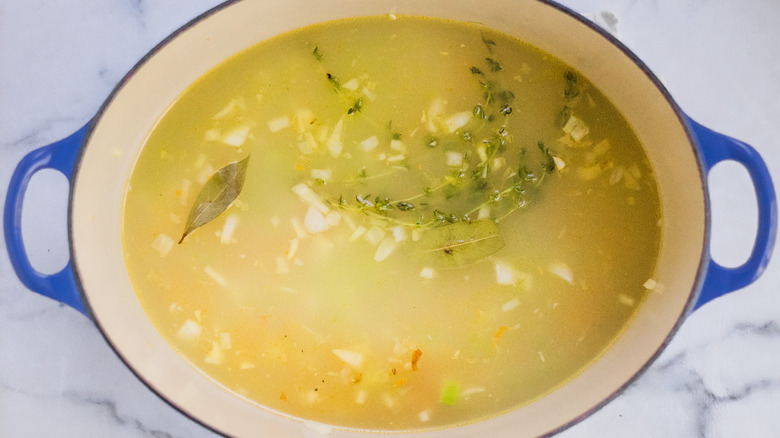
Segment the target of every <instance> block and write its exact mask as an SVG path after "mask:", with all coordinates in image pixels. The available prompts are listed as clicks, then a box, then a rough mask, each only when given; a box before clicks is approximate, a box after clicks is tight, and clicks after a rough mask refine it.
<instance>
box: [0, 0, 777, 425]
mask: <svg viewBox="0 0 780 438" xmlns="http://www.w3.org/2000/svg"><path fill="white" fill-rule="evenodd" d="M460 3H464V4H454V3H452V2H448V1H446V0H428V1H419V0H397V1H387V0H364V1H360V2H355V1H349V0H327V1H320V2H316V3H310V2H307V1H306V0H291V1H286V2H272V1H231V2H227V3H225V4H223V5H221V6H219V7H217V8H215V9H213V10H211V11H209V12H207V13H205V14H204V15H202V16H201V17H198V18H197V19H196V20H194V21H192V22H191V23H189V24H187V25H186V26H184V27H183V28H181V29H179V30H178V31H177V32H175V33H174V34H173V35H171V36H170V37H169V38H167V39H166V40H165V41H163V42H162V43H160V44H159V45H158V46H157V47H155V48H154V49H153V50H152V51H151V52H150V53H149V54H148V55H147V56H146V57H144V58H143V59H142V60H141V61H140V62H139V63H138V64H137V65H136V66H135V67H134V68H133V70H132V71H131V72H130V73H128V75H127V76H126V77H125V78H124V79H123V80H122V81H121V82H120V84H119V85H118V86H117V87H116V89H115V90H114V91H113V92H112V94H111V95H110V96H109V98H108V99H107V100H106V102H105V103H104V104H103V105H102V107H101V109H100V111H99V113H98V114H97V115H96V116H95V117H94V118H93V119H92V120H91V121H89V123H87V124H86V125H85V126H84V127H82V128H81V129H79V130H78V131H77V132H75V133H74V134H73V135H71V136H69V137H67V138H65V139H63V140H60V141H58V142H56V143H53V144H50V145H48V146H44V147H41V148H40V149H38V150H35V151H33V152H31V153H30V154H28V155H27V156H26V157H24V158H23V159H22V160H21V162H20V163H19V164H18V165H17V168H16V170H15V172H14V174H13V176H12V178H11V181H10V186H9V189H8V196H7V199H6V202H5V209H4V232H5V238H6V242H7V248H8V252H9V254H10V258H11V262H12V264H13V267H14V269H15V271H16V274H17V275H18V276H19V278H20V280H21V281H22V282H23V283H24V284H25V285H26V286H27V287H28V288H30V289H31V290H33V291H35V292H38V293H40V294H42V295H45V296H47V297H50V298H52V299H55V300H58V301H61V302H63V303H66V304H68V305H69V306H71V307H73V308H75V309H77V310H78V311H80V312H82V313H84V314H85V315H86V316H87V317H89V318H92V319H93V320H94V322H95V324H96V325H97V327H98V328H99V329H100V331H101V332H102V334H103V335H104V336H105V338H106V340H107V341H108V343H109V344H110V345H111V347H112V348H113V349H114V350H115V351H116V353H117V354H118V355H119V357H120V358H121V359H122V360H123V361H124V362H125V363H126V364H127V366H128V367H129V368H130V369H132V370H133V372H134V373H136V375H137V376H138V377H139V378H140V379H141V380H142V381H143V382H144V383H146V384H147V385H148V386H149V387H150V388H151V389H152V390H154V391H155V392H157V393H158V394H159V395H160V396H161V397H162V398H163V399H165V400H166V401H168V402H169V403H170V404H172V405H173V406H174V407H176V408H178V409H180V410H181V411H182V412H184V413H185V414H187V415H189V416H190V417H192V418H194V419H195V420H197V421H199V422H201V423H202V424H204V425H206V426H207V427H210V428H212V429H213V430H215V431H218V432H220V433H224V434H226V435H230V436H241V437H244V436H247V437H248V436H304V435H306V434H310V433H312V430H315V431H319V432H327V433H328V434H329V436H332V437H341V436H344V437H347V436H361V435H363V433H361V432H360V431H354V430H343V429H338V428H333V429H331V428H330V427H327V426H317V427H313V426H312V425H311V423H309V422H306V421H305V419H290V418H285V417H281V416H278V415H276V414H274V413H272V412H269V411H267V410H265V409H263V408H261V407H258V406H256V405H254V404H251V403H249V402H247V401H245V400H243V399H242V398H240V397H238V396H235V395H234V394H232V393H230V392H228V391H226V390H224V389H222V388H221V387H220V386H218V385H216V384H215V383H214V382H212V381H211V380H209V379H208V378H206V377H205V376H203V375H202V374H200V373H199V372H198V371H197V370H195V369H194V368H193V367H191V366H190V365H189V364H188V363H187V362H185V361H184V360H183V359H182V358H181V357H179V356H178V355H177V353H176V352H175V351H173V349H172V348H171V347H170V346H168V344H167V343H166V342H165V341H164V340H163V339H162V338H161V337H160V335H159V334H158V333H157V331H156V330H155V328H154V327H153V326H152V325H151V323H150V322H149V320H148V319H147V318H146V316H145V314H144V312H143V309H142V308H141V307H140V304H139V302H138V300H137V298H136V297H135V294H134V292H133V289H132V286H131V285H130V281H129V278H128V275H127V272H126V270H125V267H124V259H123V256H122V244H121V239H120V223H121V220H120V218H121V211H122V199H123V193H124V190H125V186H126V183H127V180H128V177H129V175H130V172H131V169H132V165H133V163H134V161H135V157H136V156H137V155H138V153H139V151H140V149H141V146H142V144H143V140H144V138H145V136H146V135H147V133H148V132H149V131H150V130H151V128H152V127H153V125H154V123H155V122H156V120H157V119H158V118H159V117H160V116H161V115H162V114H163V112H164V111H165V109H166V108H167V107H168V106H169V105H170V103H171V102H173V101H174V100H175V99H176V97H177V96H178V95H179V94H180V93H181V92H182V91H183V90H184V89H185V88H186V87H187V86H188V85H189V84H191V83H192V82H194V81H195V80H196V79H197V78H198V77H200V76H201V75H203V74H204V73H205V72H207V71H208V70H209V69H211V68H212V67H213V66H215V65H217V64H218V63H219V62H221V61H223V60H225V59H227V58H228V57H230V56H231V55H233V54H235V53H237V52H239V51H241V50H243V49H245V48H247V47H249V46H251V45H253V44H254V43H256V42H258V41H262V40H264V39H267V38H269V37H271V36H274V35H277V34H279V33H282V32H285V31H288V30H292V29H295V28H299V27H302V26H305V25H309V24H313V23H318V22H323V21H327V20H332V19H338V18H344V17H349V16H364V15H378V14H386V13H389V12H393V13H397V14H412V15H427V16H437V17H442V18H449V19H455V20H461V21H473V22H479V23H483V24H484V25H486V26H488V27H491V28H494V29H496V30H498V31H502V32H504V33H507V34H510V35H514V36H516V37H518V38H520V39H522V40H525V41H527V42H529V43H531V44H533V45H535V46H537V47H539V48H541V49H542V50H545V51H547V52H549V53H552V54H553V55H555V56H557V57H558V58H560V59H562V60H563V61H565V62H566V63H568V64H570V65H572V66H573V67H574V68H576V69H577V70H579V71H580V72H582V73H583V74H584V75H585V76H586V77H588V78H589V79H590V80H591V82H592V83H593V84H594V85H596V86H597V87H598V88H599V89H600V90H601V91H602V92H604V94H605V95H606V96H607V97H609V98H610V99H611V100H612V101H613V102H614V103H615V105H616V106H617V107H618V108H619V109H620V110H621V111H622V112H623V114H624V115H625V117H626V119H627V120H628V121H629V123H630V124H631V125H632V126H633V127H634V129H635V131H636V133H637V135H638V137H639V138H640V140H641V141H642V143H643V144H644V145H645V148H646V152H647V154H648V157H649V160H650V162H651V165H652V166H653V168H654V170H655V173H656V176H657V179H658V182H659V191H660V195H661V203H662V211H663V237H662V243H661V254H660V257H659V262H658V267H657V272H656V279H657V282H658V284H659V287H657V288H655V289H654V291H653V292H651V293H650V294H649V295H648V297H647V298H646V299H645V301H644V302H643V304H642V305H641V307H640V309H639V310H638V312H637V315H636V317H635V318H634V321H633V322H632V323H631V324H630V326H629V327H628V328H627V329H626V331H625V333H624V334H623V335H622V336H621V337H620V339H618V340H617V341H616V342H615V344H614V345H613V346H612V347H611V348H610V349H609V350H608V351H607V352H606V353H605V354H604V355H603V356H602V357H601V358H600V359H599V360H598V361H597V362H596V363H594V364H593V365H592V366H590V367H589V368H588V369H587V370H585V371H584V372H583V373H582V374H581V375H579V376H577V377H576V378H575V379H574V380H572V381H571V382H569V383H568V384H566V385H564V386H563V387H562V388H560V389H558V390H556V391H554V392H553V393H551V394H549V395H548V396H545V397H543V398H542V399H540V400H538V401H536V402H533V403H531V404H529V405H527V406H523V407H521V408H518V409H517V410H515V411H513V412H510V413H508V414H505V415H501V416H499V417H496V418H492V419H489V420H486V421H483V422H479V423H475V424H469V425H465V426H462V427H458V428H454V429H449V430H444V431H429V432H424V433H419V435H420V436H425V437H438V436H441V437H444V436H447V437H455V436H488V434H490V435H489V436H508V437H509V436H511V437H519V436H539V435H547V434H553V433H556V432H558V431H560V430H562V429H564V428H566V427H568V426H570V425H571V424H574V423H575V422H577V421H579V420H581V419H582V418H584V417H586V416H587V415H589V414H591V413H592V412H594V411H595V410H597V409H598V408H600V407H601V406H603V405H604V404H606V403H607V402H609V401H610V400H612V399H613V398H614V397H616V396H617V395H618V394H619V393H620V392H621V391H622V390H623V389H625V388H626V387H627V386H628V385H629V384H630V383H631V382H632V381H633V380H634V379H635V378H636V377H637V376H638V375H639V374H641V373H642V371H644V370H645V369H646V368H647V367H648V366H649V364H650V363H652V361H653V360H654V359H656V358H657V357H658V355H659V354H660V352H661V351H662V350H663V348H664V347H665V346H666V345H667V344H668V342H669V340H670V339H671V337H672V336H673V335H674V333H675V332H676V330H677V329H678V328H679V326H680V325H681V324H682V323H683V321H684V320H685V318H686V316H687V315H688V314H689V313H690V312H692V311H694V310H695V309H697V308H699V307H700V306H702V305H704V304H705V303H707V302H708V301H710V300H713V299H715V298H717V297H719V296H722V295H724V294H726V293H729V292H732V291H734V290H737V289H739V288H742V287H744V286H747V285H748V284H750V283H751V282H753V281H755V280H756V279H757V278H758V277H759V276H760V275H761V273H762V272H763V270H764V269H765V267H766V266H767V263H768V261H769V257H770V254H771V252H772V248H773V245H774V241H775V234H776V228H777V205H776V200H775V191H774V188H773V185H772V181H771V179H770V176H769V172H768V171H767V168H766V165H765V164H764V162H763V161H762V159H761V157H760V156H759V155H758V153H756V151H755V150H754V149H753V148H751V147H750V146H748V145H747V144H745V143H742V142H740V141H738V140H735V139H732V138H729V137H727V136H724V135H721V134H718V133H716V132H714V131H712V130H710V129H708V128H706V127H704V126H702V125H700V124H698V123H696V122H695V121H693V120H691V119H690V118H689V117H688V116H686V115H685V113H683V112H682V111H681V110H680V108H678V106H677V104H676V103H675V102H674V100H673V99H672V98H671V97H670V96H669V94H668V92H667V91H666V89H665V88H664V87H663V85H662V84H661V83H660V82H659V81H658V79H657V78H656V77H655V76H654V75H653V74H652V72H651V71H650V70H649V69H648V68H647V67H646V66H645V65H644V64H643V63H642V62H641V61H640V60H639V59H637V57H636V56H635V55H634V54H633V53H631V52H630V51H629V50H628V49H627V48H626V47H625V46H623V45H622V44H621V43H620V42H618V41H617V40H615V39H614V38H613V37H611V36H610V35H608V34H607V33H605V32H603V31H602V30H600V29H599V28H597V27H596V26H594V25H593V24H592V23H590V22H588V21H587V20H585V19H583V18H582V17H580V16H578V15H577V14H575V13H573V12H571V11H570V10H568V9H566V8H564V7H562V6H560V5H557V4H555V3H552V2H549V1H544V0H490V1H483V2H479V3H475V4H472V3H473V2H460ZM237 30H240V31H237ZM139 109H142V110H139ZM726 160H731V161H735V162H737V163H739V164H740V165H742V166H744V168H745V169H746V170H747V172H748V173H749V175H750V178H751V180H752V184H753V187H754V188H755V194H756V197H757V201H758V202H757V205H758V228H757V235H756V238H755V242H754V246H753V250H752V253H751V254H750V256H749V258H748V259H747V261H745V262H744V263H743V264H742V265H741V266H738V267H735V268H728V267H724V266H721V265H719V264H718V263H716V262H715V261H714V260H713V259H712V258H711V256H710V247H709V243H710V239H711V236H710V230H711V225H710V213H711V212H710V203H709V194H708V186H707V175H708V173H709V172H710V170H711V169H712V168H713V166H715V165H716V164H717V163H720V162H722V161H726ZM42 169H56V170H58V171H60V172H62V173H63V174H65V175H66V176H67V177H68V179H69V181H70V186H71V190H70V199H69V215H68V232H69V242H70V261H69V263H68V264H67V266H66V267H65V268H64V269H63V270H62V271H60V272H58V273H56V274H53V275H45V274H42V273H40V272H38V271H36V270H35V269H34V268H33V267H32V265H31V264H30V261H29V258H28V256H27V254H26V252H25V248H24V244H23V242H22V234H21V209H22V201H23V198H24V194H25V191H26V189H27V186H28V183H29V181H30V179H31V177H32V176H33V175H34V174H35V173H36V172H38V171H40V170H42ZM518 425H522V427H518ZM417 435H418V434H415V436H417Z"/></svg>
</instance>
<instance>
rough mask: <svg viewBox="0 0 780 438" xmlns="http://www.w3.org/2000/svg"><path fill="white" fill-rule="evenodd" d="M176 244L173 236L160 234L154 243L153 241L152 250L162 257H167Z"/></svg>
mask: <svg viewBox="0 0 780 438" xmlns="http://www.w3.org/2000/svg"><path fill="white" fill-rule="evenodd" d="M174 243H175V242H174V241H173V239H172V238H171V236H169V235H167V234H165V233H160V234H158V235H157V237H156V238H155V239H154V241H152V248H154V250H155V251H157V252H158V253H160V257H165V256H167V255H168V253H169V252H171V249H173V245H174Z"/></svg>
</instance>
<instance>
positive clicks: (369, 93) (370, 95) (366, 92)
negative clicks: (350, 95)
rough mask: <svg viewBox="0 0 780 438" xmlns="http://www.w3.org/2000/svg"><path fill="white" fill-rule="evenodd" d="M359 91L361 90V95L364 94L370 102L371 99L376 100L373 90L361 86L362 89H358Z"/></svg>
mask: <svg viewBox="0 0 780 438" xmlns="http://www.w3.org/2000/svg"><path fill="white" fill-rule="evenodd" d="M360 91H361V92H362V93H363V95H364V96H366V97H367V98H368V100H370V101H371V102H373V101H375V100H376V93H374V92H373V91H371V90H370V89H369V88H368V87H363V89H362V90H360Z"/></svg>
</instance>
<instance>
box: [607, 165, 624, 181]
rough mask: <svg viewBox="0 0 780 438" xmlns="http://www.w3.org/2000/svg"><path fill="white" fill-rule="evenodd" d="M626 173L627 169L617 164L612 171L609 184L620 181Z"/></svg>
mask: <svg viewBox="0 0 780 438" xmlns="http://www.w3.org/2000/svg"><path fill="white" fill-rule="evenodd" d="M624 173H625V169H623V167H622V166H616V167H615V168H614V169H612V173H611V174H610V175H609V184H610V185H615V184H617V183H619V182H620V180H621V179H623V174H624Z"/></svg>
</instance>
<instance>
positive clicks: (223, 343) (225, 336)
mask: <svg viewBox="0 0 780 438" xmlns="http://www.w3.org/2000/svg"><path fill="white" fill-rule="evenodd" d="M219 346H220V347H222V349H223V350H230V349H231V348H233V343H232V342H231V340H230V333H228V332H223V333H220V334H219Z"/></svg>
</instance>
